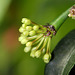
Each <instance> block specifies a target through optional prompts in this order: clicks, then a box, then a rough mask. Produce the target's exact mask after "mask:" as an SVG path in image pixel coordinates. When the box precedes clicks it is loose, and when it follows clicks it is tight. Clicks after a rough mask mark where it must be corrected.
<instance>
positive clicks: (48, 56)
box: [43, 53, 50, 63]
mask: <svg viewBox="0 0 75 75" xmlns="http://www.w3.org/2000/svg"><path fill="white" fill-rule="evenodd" d="M49 59H50V55H49V54H48V53H46V54H45V55H44V57H43V60H44V62H45V63H48V62H49Z"/></svg>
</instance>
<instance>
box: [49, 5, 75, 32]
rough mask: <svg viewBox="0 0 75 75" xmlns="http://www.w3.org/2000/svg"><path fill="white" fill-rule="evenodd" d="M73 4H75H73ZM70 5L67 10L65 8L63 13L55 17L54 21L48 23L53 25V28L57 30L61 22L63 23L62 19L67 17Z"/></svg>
mask: <svg viewBox="0 0 75 75" xmlns="http://www.w3.org/2000/svg"><path fill="white" fill-rule="evenodd" d="M74 5H75V4H74ZM71 8H72V7H70V8H69V9H68V10H66V11H65V12H64V13H62V14H61V15H60V16H59V17H58V18H56V19H55V20H54V21H52V22H51V23H50V25H53V26H54V27H55V30H56V31H57V30H58V29H59V28H60V26H61V25H62V23H64V21H65V20H66V19H67V17H68V14H69V10H70V9H71Z"/></svg>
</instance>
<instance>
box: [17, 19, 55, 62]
mask: <svg viewBox="0 0 75 75" xmlns="http://www.w3.org/2000/svg"><path fill="white" fill-rule="evenodd" d="M21 22H22V26H21V27H20V28H19V32H20V33H21V35H20V37H19V39H18V40H19V41H20V42H21V44H24V45H25V48H24V52H26V53H27V52H30V56H31V57H33V58H34V57H36V58H39V57H40V56H43V60H44V62H45V63H48V62H49V60H50V59H51V54H50V43H51V37H52V36H53V34H54V31H55V30H52V29H53V28H52V27H51V26H43V25H39V24H36V23H34V22H32V21H31V20H29V19H27V18H23V19H22V21H21ZM51 28H52V29H51Z"/></svg>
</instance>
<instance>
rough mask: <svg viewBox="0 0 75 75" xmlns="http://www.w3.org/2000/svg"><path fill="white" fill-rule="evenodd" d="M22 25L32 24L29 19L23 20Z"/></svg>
mask: <svg viewBox="0 0 75 75" xmlns="http://www.w3.org/2000/svg"><path fill="white" fill-rule="evenodd" d="M22 23H24V24H26V25H29V24H31V21H30V20H29V19H27V18H22Z"/></svg>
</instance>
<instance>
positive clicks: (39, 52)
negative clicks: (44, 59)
mask: <svg viewBox="0 0 75 75" xmlns="http://www.w3.org/2000/svg"><path fill="white" fill-rule="evenodd" d="M40 55H41V50H38V51H36V52H35V57H36V58H38V57H40Z"/></svg>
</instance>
